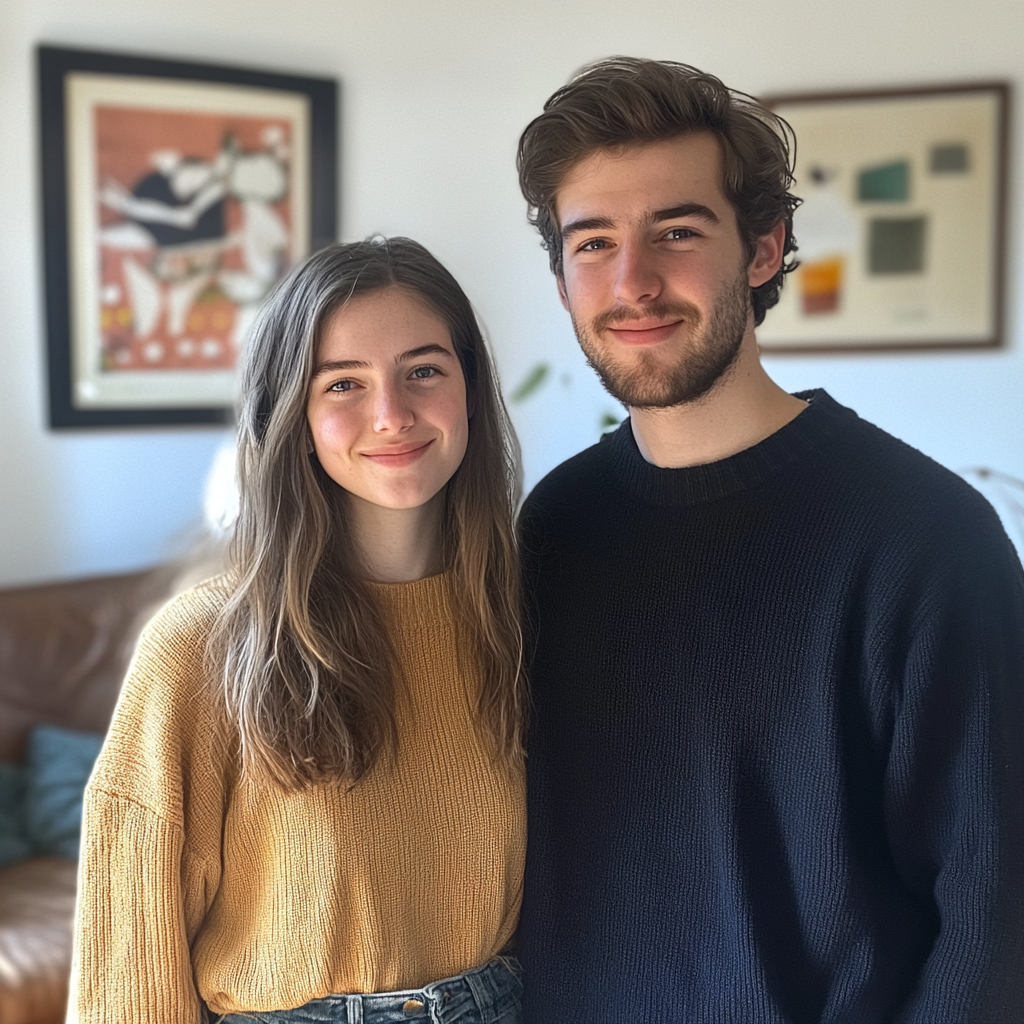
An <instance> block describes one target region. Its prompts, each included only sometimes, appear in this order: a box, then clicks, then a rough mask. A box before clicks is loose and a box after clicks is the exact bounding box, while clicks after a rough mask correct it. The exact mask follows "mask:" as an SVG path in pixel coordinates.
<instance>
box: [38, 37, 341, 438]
mask: <svg viewBox="0 0 1024 1024" xmlns="http://www.w3.org/2000/svg"><path fill="white" fill-rule="evenodd" d="M39 70H40V89H41V101H42V102H41V105H40V106H41V111H42V143H43V146H42V149H43V173H44V225H45V234H46V260H47V314H48V331H49V356H50V421H51V425H53V426H56V427H69V426H76V427H77V426H115V425H130V424H157V423H189V422H192V423H196V422H219V421H223V420H224V419H225V416H226V415H227V414H228V411H229V410H230V408H231V406H232V403H233V401H234V397H235V390H236V366H237V362H238V356H239V352H240V350H241V347H242V345H243V344H244V340H245V336H246V333H247V332H248V330H249V327H250V326H251V325H252V322H253V320H254V318H255V315H256V312H257V310H258V309H259V307H260V305H261V304H262V302H263V301H264V300H265V299H266V297H267V296H268V295H269V294H270V292H271V291H272V290H273V288H274V287H275V286H276V284H277V283H278V282H279V281H280V280H281V278H282V277H283V276H284V275H285V274H287V272H288V270H289V269H290V268H291V267H292V266H294V265H295V264H296V263H297V262H298V261H300V260H302V259H303V258H304V257H305V256H306V255H307V254H308V253H309V252H310V251H311V250H313V249H315V248H317V247H319V246H321V245H323V244H325V243H326V242H329V241H332V240H333V239H334V237H335V235H336V229H337V224H336V213H335V210H336V155H335V151H336V117H337V108H336V85H335V83H334V82H332V81H330V80H326V79H309V78H297V77H294V76H284V75H276V74H270V73H267V72H257V71H242V70H239V69H235V68H223V67H216V66H210V65H192V64H181V63H177V62H171V61H162V60H150V59H145V58H135V57H126V56H123V55H109V54H97V53H89V52H84V51H72V50H62V49H57V48H54V47H41V48H40V51H39Z"/></svg>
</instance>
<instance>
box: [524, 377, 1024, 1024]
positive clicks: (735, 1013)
mask: <svg viewBox="0 0 1024 1024" xmlns="http://www.w3.org/2000/svg"><path fill="white" fill-rule="evenodd" d="M801 397H804V398H810V399H811V405H810V406H809V407H808V408H807V409H806V410H805V411H804V412H802V413H801V414H800V415H799V416H798V417H797V418H796V419H795V420H793V421H792V422H791V423H789V424H788V425H787V426H785V427H783V428H782V429H781V430H780V431H778V432H777V433H776V434H774V435H773V436H771V437H769V438H768V439H767V440H765V441H763V442H762V443H760V444H758V445H756V446H755V447H753V448H750V449H748V450H746V451H743V452H740V453H739V454H737V455H735V456H732V457H731V458H728V459H725V460H723V461H721V462H717V463H713V464H710V465H706V466H697V467H694V468H689V469H659V468H657V467H655V466H652V465H650V464H649V463H647V462H645V461H644V459H643V458H642V456H641V455H640V453H639V451H638V449H637V447H636V443H635V441H634V439H633V435H632V431H631V428H630V425H629V423H628V422H627V423H626V424H624V425H623V426H622V427H620V428H619V430H618V431H617V432H616V433H615V434H614V435H612V436H610V437H608V438H605V439H604V440H603V441H602V442H601V443H600V444H598V445H596V446H594V447H593V448H590V449H588V450H587V451H585V452H582V453H581V454H580V455H577V456H576V457H574V458H572V459H570V460H569V461H568V462H566V463H564V464H563V465H562V466H560V467H559V468H558V469H556V470H555V471H554V472H552V473H551V474H550V475H549V476H548V477H546V478H545V479H544V480H543V481H542V482H541V483H540V484H539V485H538V486H537V488H536V489H535V490H534V492H533V494H532V495H531V496H530V498H529V500H528V501H527V503H526V505H525V507H524V510H523V514H522V519H521V527H522V535H523V541H524V547H525V552H526V571H527V577H526V579H527V593H528V596H529V599H530V601H531V603H532V607H533V611H532V615H533V617H534V619H535V627H536V633H535V641H534V643H535V653H534V657H533V668H532V681H533V682H532V685H533V693H534V712H533V721H532V725H531V728H530V738H529V759H528V771H529V811H530V838H529V848H528V854H527V873H526V886H525V901H524V905H523V913H522V923H521V926H520V934H519V949H520V955H521V957H522V961H523V966H524V969H525V984H526V990H525V1004H524V1009H525V1018H526V1024H574V1022H578V1024H619V1022H621V1024H638V1022H650V1024H668V1022H676V1021H679V1022H725V1021H732V1022H742V1024H773V1022H783V1021H785V1022H793V1024H804V1022H817V1021H827V1022H849V1024H875V1022H889V1021H900V1022H915V1024H940V1022H946V1021H949V1022H958V1024H960V1022H979V1024H980V1022H997V1021H1001V1022H1002V1021H1004V1022H1016V1024H1019V1022H1021V1021H1024V574H1022V572H1021V567H1020V563H1019V561H1018V560H1017V557H1016V555H1015V553H1014V551H1013V548H1012V547H1011V545H1010V543H1009V540H1008V539H1007V537H1006V534H1005V533H1004V531H1003V530H1002V528H1001V526H1000V524H999V521H998V519H997V517H996V516H995V514H994V512H993V511H992V509H991V508H990V506H989V505H988V504H987V503H986V502H985V501H984V499H983V498H982V497H981V496H980V495H979V494H978V493H977V492H976V491H974V490H973V489H972V488H971V487H969V486H968V485H967V484H965V483H963V482H962V481H961V480H960V479H959V478H957V477H955V476H954V475H953V474H951V473H949V472H948V471H946V470H945V469H943V468H941V467H940V466H938V465H937V464H935V463H934V462H932V461H930V460H929V459H927V458H926V457H924V456H923V455H921V454H920V453H919V452H916V451H914V450H913V449H912V448H910V447H908V446H907V445H905V444H903V443H902V442H900V441H897V440H896V439H895V438H893V437H891V436H889V435H888V434H886V433H884V432H883V431H881V430H879V429H878V428H876V427H874V426H871V425H870V424H868V423H866V422H864V421H863V420H861V419H859V418H858V417H857V416H856V414H855V413H853V412H852V411H851V410H849V409H845V408H843V407H842V406H840V405H838V404H837V403H836V402H834V401H833V400H832V399H831V398H829V396H828V395H827V394H825V393H824V392H821V391H818V392H812V393H809V394H805V395H802V396H801Z"/></svg>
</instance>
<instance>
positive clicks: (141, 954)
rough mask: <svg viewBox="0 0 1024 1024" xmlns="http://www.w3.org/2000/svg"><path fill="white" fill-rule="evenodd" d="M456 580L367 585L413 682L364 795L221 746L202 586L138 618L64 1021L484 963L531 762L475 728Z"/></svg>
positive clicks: (375, 987)
mask: <svg viewBox="0 0 1024 1024" xmlns="http://www.w3.org/2000/svg"><path fill="white" fill-rule="evenodd" d="M451 585H452V584H451V579H450V577H449V576H448V575H442V576H434V577H431V578H429V579H425V580H420V581H418V582H415V583H404V584H386V585H385V584H381V585H375V591H376V593H377V595H378V597H379V599H380V601H381V604H382V606H383V611H384V615H385V621H386V622H387V623H388V625H389V627H390V629H391V635H392V637H393V640H394V644H395V648H396V651H397V654H398V657H399V660H400V661H401V664H402V668H403V670H404V675H405V678H406V680H407V686H406V687H403V688H400V696H399V698H398V706H397V712H396V715H397V722H398V728H399V736H400V740H399V750H398V754H397V756H396V758H394V759H393V760H391V759H382V761H381V762H380V764H378V766H377V767H375V768H374V769H373V771H371V772H370V773H369V774H368V775H367V776H366V777H365V778H364V779H363V781H362V782H361V783H359V784H358V785H357V786H355V787H354V788H351V789H346V787H344V786H339V785H324V786H318V787H316V788H313V789H311V790H308V791H306V792H302V793H296V794H288V793H284V792H281V791H279V790H277V789H270V788H256V787H254V786H252V785H250V784H248V783H246V782H239V781H238V779H237V765H236V764H234V763H230V762H231V759H229V758H226V757H223V756H220V755H219V754H218V752H217V750H216V749H215V746H214V744H213V743H212V742H211V736H212V730H213V725H212V706H211V699H210V696H209V692H210V691H209V688H208V687H207V686H206V684H205V682H204V679H203V671H202V659H203V645H204V642H205V638H206V636H207V634H208V632H209V628H210V625H211V623H212V621H213V618H214V616H215V615H216V613H217V610H218V608H219V607H220V606H221V604H222V602H223V600H224V598H225V591H224V588H223V585H222V584H221V585H218V584H217V583H216V582H211V583H207V584H203V585H201V586H199V587H197V588H195V589H194V590H192V591H190V592H188V593H187V594H185V595H183V596H182V597H180V598H178V599H176V600H175V601H173V602H171V603H170V604H169V605H168V606H167V607H166V608H165V609H164V610H163V611H162V612H161V613H160V614H159V615H158V616H157V617H156V619H155V620H154V621H153V622H152V623H151V624H150V626H149V627H148V628H147V629H146V631H145V633H144V634H143V637H142V639H141V641H140V643H139V649H138V652H137V654H136V656H135V659H134V661H133V663H132V667H131V669H130V670H129V673H128V678H127V681H126V682H125V686H124V691H123V693H122V695H121V698H120V701H119V703H118V707H117V710H116V712H115V714H114V721H113V724H112V726H111V729H110V734H109V736H108V737H107V741H106V744H105V745H104V748H103V752H102V754H101V755H100V759H99V761H98V762H97V765H96V769H95V771H94V772H93V776H92V779H91V780H90V782H89V786H88V789H87V791H86V799H85V817H84V824H83V836H82V859H81V868H80V880H79V900H78V912H77V923H76V930H75V956H74V969H73V977H72V993H71V1011H70V1015H71V1016H70V1019H72V1020H74V1019H76V1018H75V1014H76V1012H77V1019H78V1020H79V1021H81V1022H82V1024H86V1022H96V1024H117V1022H126V1024H128V1022H131V1024H198V1022H200V1021H201V1020H203V1019H204V1018H203V1016H202V1004H201V1000H202V1001H205V1002H206V1003H207V1005H208V1006H209V1007H210V1009H212V1010H213V1011H214V1012H216V1013H231V1012H239V1011H246V1010H251V1011H258V1010H274V1009H289V1008H292V1007H295V1006H301V1005H302V1004H303V1003H305V1002H308V1001H309V1000H310V999H315V998H319V997H321V996H324V995H328V994H330V993H349V992H380V991H389V990H394V989H404V988H415V987H419V986H422V985H424V984H426V983H428V982H430V981H435V980H437V979H439V978H445V977H449V976H451V975H453V974H457V973H459V972H461V971H464V970H468V969H469V968H472V967H475V966H477V965H478V964H481V963H484V962H485V961H487V960H488V959H490V958H491V957H492V956H494V955H495V954H496V953H498V952H499V951H500V950H501V949H502V947H504V946H505V945H506V944H507V943H508V942H509V940H510V939H511V937H512V935H513V932H514V931H515V927H516V922H517V918H518V914H519V903H520V896H521V885H522V873H523V858H524V853H525V843H526V838H525V809H524V793H523V777H522V773H521V771H520V770H518V769H517V768H514V767H512V766H510V765H508V764H505V763H500V762H495V761H494V759H493V758H492V757H491V755H490V753H489V749H488V747H487V744H486V742H485V741H484V740H483V739H482V738H481V737H479V736H478V734H477V730H476V727H475V725H474V718H473V708H474V705H475V698H476V689H477V686H478V680H476V679H469V678H466V677H465V675H464V674H463V673H462V672H461V671H460V668H459V665H460V659H459V658H458V657H457V650H458V646H459V642H460V640H459V629H458V625H457V623H456V622H455V620H454V618H453V615H452V612H451V601H450V588H451Z"/></svg>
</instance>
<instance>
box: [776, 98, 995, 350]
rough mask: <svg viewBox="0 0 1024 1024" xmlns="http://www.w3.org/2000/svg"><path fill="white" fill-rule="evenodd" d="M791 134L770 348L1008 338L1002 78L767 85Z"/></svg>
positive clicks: (909, 345) (960, 344)
mask: <svg viewBox="0 0 1024 1024" xmlns="http://www.w3.org/2000/svg"><path fill="white" fill-rule="evenodd" d="M761 102H762V103H763V104H764V106H766V107H767V108H769V109H771V110H772V111H774V112H775V113H777V114H778V115H779V116H780V117H782V118H783V119H784V120H786V121H787V122H788V123H789V124H790V125H791V127H792V128H793V131H794V133H795V136H796V141H797V147H796V167H795V176H796V182H795V184H794V186H793V189H792V191H793V192H794V193H795V194H796V195H798V196H800V197H801V199H802V200H803V204H802V206H801V207H800V208H799V209H798V210H797V212H796V214H795V216H794V235H795V237H796V241H797V245H798V246H799V249H798V252H797V254H796V257H797V259H798V260H799V261H800V264H801V266H800V267H799V268H798V269H797V270H796V271H795V272H794V273H792V274H791V275H789V276H788V278H787V281H786V286H785V287H784V288H783V290H782V296H781V298H780V302H779V304H778V306H777V307H775V308H774V309H772V310H769V311H768V315H767V317H766V319H765V322H764V324H762V325H761V327H760V328H759V329H758V343H759V345H760V347H761V348H762V350H763V351H765V352H766V353H773V354H774V353H797V354H803V353H817V354H820V353H829V352H838V353H849V352H878V351H904V352H907V351H934V350H937V349H942V350H951V349H952V350H969V349H971V350H974V349H981V350H984V349H995V348H999V347H1001V346H1002V345H1003V344H1004V308H1003V307H1004V298H1005V265H1006V259H1005V254H1006V224H1007V211H1006V206H1007V182H1008V172H1009V167H1008V163H1009V131H1010V129H1009V124H1010V102H1011V92H1010V87H1009V85H1008V84H1007V83H1005V82H999V81H985V82H967V83H961V84H951V85H928V86H918V87H904V88H893V89H871V90H858V91H843V92H815V93H797V94H779V95H772V96H767V97H765V98H763V99H762V101H761Z"/></svg>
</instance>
